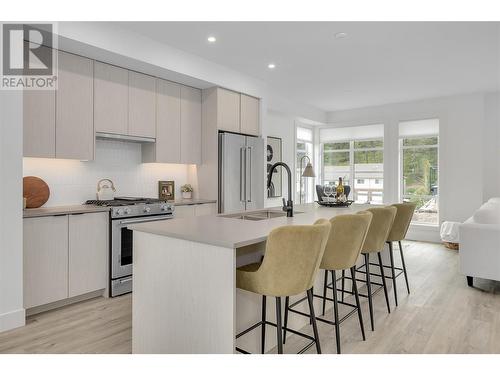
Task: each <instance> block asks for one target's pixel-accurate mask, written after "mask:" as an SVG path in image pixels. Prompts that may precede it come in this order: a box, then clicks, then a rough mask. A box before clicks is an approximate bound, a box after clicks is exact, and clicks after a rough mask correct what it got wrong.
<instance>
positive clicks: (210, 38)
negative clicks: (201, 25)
mask: <svg viewBox="0 0 500 375" xmlns="http://www.w3.org/2000/svg"><path fill="white" fill-rule="evenodd" d="M207 40H208V42H209V43H215V42H216V41H217V38H216V37H215V36H209V37H208V38H207Z"/></svg>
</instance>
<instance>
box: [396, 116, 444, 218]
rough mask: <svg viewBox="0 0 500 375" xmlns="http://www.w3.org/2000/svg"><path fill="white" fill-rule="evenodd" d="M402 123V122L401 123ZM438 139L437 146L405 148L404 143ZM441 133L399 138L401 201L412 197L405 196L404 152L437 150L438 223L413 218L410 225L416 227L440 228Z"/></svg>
mask: <svg viewBox="0 0 500 375" xmlns="http://www.w3.org/2000/svg"><path fill="white" fill-rule="evenodd" d="M400 123H401V121H400ZM434 137H436V138H437V142H436V144H435V145H412V146H404V145H403V142H404V140H405V139H419V138H434ZM439 138H440V137H439V132H438V133H422V134H418V135H411V136H404V135H399V136H398V142H399V147H398V149H399V201H400V202H404V199H405V198H411V197H412V195H409V194H404V171H403V168H404V161H403V157H404V156H403V154H404V153H403V151H404V150H417V149H430V148H433V149H436V150H437V165H438V172H437V173H438V176H437V181H438V193H437V195H436V196H435V197H436V202H437V207H438V208H437V223H436V224H433V223H425V222H416V221H413V218H412V220H411V222H410V225H416V226H424V227H439V223H440V222H441V207H440V202H439V200H440V199H439V196H440V190H441V189H440V185H441V178H440V175H441V168H440V167H439V161H440V152H439V149H440V147H439V144H440V141H439ZM419 197H422V198H433V197H434V195H419Z"/></svg>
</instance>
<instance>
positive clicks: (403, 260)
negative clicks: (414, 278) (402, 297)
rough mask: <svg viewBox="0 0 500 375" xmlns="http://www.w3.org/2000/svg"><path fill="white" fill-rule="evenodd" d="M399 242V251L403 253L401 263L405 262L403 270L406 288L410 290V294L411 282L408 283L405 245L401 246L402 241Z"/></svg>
mask: <svg viewBox="0 0 500 375" xmlns="http://www.w3.org/2000/svg"><path fill="white" fill-rule="evenodd" d="M398 243H399V253H400V254H401V263H402V264H403V272H404V274H405V281H406V290H408V294H410V284H408V274H407V273H406V264H405V257H404V255H403V246H401V241H398Z"/></svg>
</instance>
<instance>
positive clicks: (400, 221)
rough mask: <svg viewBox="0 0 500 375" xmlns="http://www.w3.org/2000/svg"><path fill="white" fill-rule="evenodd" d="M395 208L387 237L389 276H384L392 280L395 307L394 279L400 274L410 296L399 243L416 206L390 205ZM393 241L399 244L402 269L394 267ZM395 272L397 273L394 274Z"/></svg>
mask: <svg viewBox="0 0 500 375" xmlns="http://www.w3.org/2000/svg"><path fill="white" fill-rule="evenodd" d="M392 206H393V207H396V210H397V211H396V217H395V218H394V223H393V224H392V228H391V231H390V233H389V236H388V237H387V243H388V244H389V254H390V260H391V266H390V268H391V275H390V276H386V277H387V278H389V279H391V280H392V287H393V289H394V301H395V302H396V306H397V305H398V291H397V288H396V278H397V277H398V276H400V275H401V274H404V276H405V281H406V289H407V290H408V294H410V284H409V283H408V274H407V272H406V264H405V258H404V255H403V247H402V246H401V241H402V240H404V239H405V237H406V233H407V232H408V228H409V227H410V223H411V219H412V217H413V213H414V212H415V208H416V204H414V203H396V204H393V205H392ZM394 241H398V244H399V254H400V255H401V264H402V266H403V268H400V267H394V254H393V246H392V243H393V242H394ZM396 271H399V273H398V274H396Z"/></svg>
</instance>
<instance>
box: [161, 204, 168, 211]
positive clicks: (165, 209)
mask: <svg viewBox="0 0 500 375" xmlns="http://www.w3.org/2000/svg"><path fill="white" fill-rule="evenodd" d="M160 209H161V210H162V211H167V210H168V206H166V205H162V206H161V207H160Z"/></svg>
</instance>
